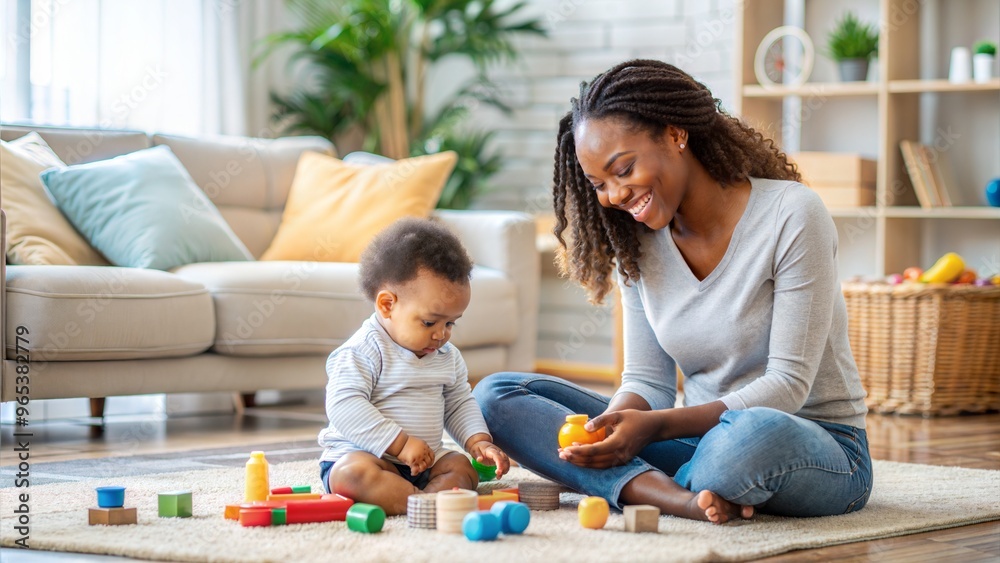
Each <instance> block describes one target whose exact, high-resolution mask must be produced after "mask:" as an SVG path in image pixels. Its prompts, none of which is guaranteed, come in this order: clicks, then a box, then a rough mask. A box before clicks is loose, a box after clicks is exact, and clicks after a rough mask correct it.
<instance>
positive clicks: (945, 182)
mask: <svg viewBox="0 0 1000 563" xmlns="http://www.w3.org/2000/svg"><path fill="white" fill-rule="evenodd" d="M920 160H921V163H922V164H923V165H924V167H925V168H926V169H927V170H929V171H930V176H931V183H932V184H933V185H934V190H935V191H936V192H937V198H938V201H940V202H941V207H951V195H950V193H949V192H950V190H951V189H952V188H951V185H952V182H951V174H949V173H946V171H948V170H950V169H948V168H947V167H946V165H947V164H948V163H947V162H946V161H945V155H944V153H943V152H941V151H936V150H934V149H932V148H931V147H928V146H927V145H920Z"/></svg>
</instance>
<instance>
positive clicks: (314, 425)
mask: <svg viewBox="0 0 1000 563" xmlns="http://www.w3.org/2000/svg"><path fill="white" fill-rule="evenodd" d="M601 391H606V390H604V389H601ZM325 422H326V417H325V415H324V413H323V409H322V407H321V406H319V405H316V404H313V405H285V406H272V407H262V408H256V409H250V410H248V411H247V412H246V413H245V414H244V415H243V416H237V415H232V414H223V415H212V416H195V417H183V418H180V417H178V418H170V419H162V418H142V417H131V418H124V417H123V418H120V419H112V420H109V421H108V423H107V424H106V425H105V428H104V430H103V431H102V432H96V431H94V430H93V426H91V425H90V424H89V421H88V420H79V421H66V422H58V423H56V422H50V423H47V424H44V425H37V426H34V427H33V428H32V431H33V432H34V437H33V441H32V444H31V459H32V462H33V463H41V462H46V461H64V460H70V459H79V458H84V457H90V458H93V457H104V456H123V455H135V454H138V453H161V452H171V451H183V450H189V449H195V448H212V447H221V446H239V445H244V444H260V443H270V442H275V443H277V442H285V441H291V440H310V439H314V438H315V437H316V433H317V431H318V430H319V429H320V428H321V427H322V426H323V425H324V424H325ZM13 432H14V428H13V427H12V426H3V427H2V428H0V438H2V442H3V444H4V445H3V447H2V451H0V465H10V464H13V463H16V459H12V456H11V446H10V444H11V443H12V438H13ZM868 438H869V443H870V445H871V452H872V457H874V458H876V459H883V460H892V461H903V462H911V463H927V464H933V465H953V466H960V467H972V468H982V469H994V470H1000V414H989V415H975V416H957V417H944V418H935V419H924V418H917V417H909V416H907V417H902V416H882V415H876V414H872V415H869V416H868ZM928 486H933V483H929V484H928ZM983 493H984V494H987V495H993V496H994V497H995V498H996V499H997V502H998V503H1000V491H983ZM4 552H5V553H4V554H3V555H4V556H11V555H13V554H12V553H10V552H9V550H4ZM0 559H4V560H7V559H8V557H0ZM18 560H19V561H29V559H24V558H18ZM36 560H38V559H30V561H36ZM761 561H768V562H779V561H780V562H783V563H785V562H793V561H795V562H798V561H845V562H846V561H859V562H860V561H880V562H885V561H889V562H904V561H905V562H910V561H921V562H924V561H949V562H951V561H957V562H972V561H993V562H998V561H1000V522H990V523H985V524H977V525H973V526H966V527H962V528H952V529H947V530H941V531H936V532H929V533H924V534H915V535H910V536H902V537H897V538H890V539H885V540H877V541H870V542H860V543H854V544H847V545H843V546H836V547H829V548H821V549H814V550H804V551H796V552H792V553H787V554H784V555H780V556H777V557H772V558H768V559H764V560H761Z"/></svg>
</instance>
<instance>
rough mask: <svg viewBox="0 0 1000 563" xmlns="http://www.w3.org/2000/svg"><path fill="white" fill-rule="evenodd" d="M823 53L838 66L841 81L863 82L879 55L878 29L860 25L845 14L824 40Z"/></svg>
mask: <svg viewBox="0 0 1000 563" xmlns="http://www.w3.org/2000/svg"><path fill="white" fill-rule="evenodd" d="M826 50H827V53H826V54H827V56H829V57H830V58H831V59H833V60H834V61H836V62H837V66H838V68H839V70H840V79H841V80H842V81H844V82H853V81H857V80H865V79H866V78H867V77H868V63H869V61H871V59H872V57H874V56H875V55H877V54H878V28H877V27H876V26H874V25H872V24H866V23H861V21H860V20H859V19H858V16H857V15H855V14H854V12H847V13H846V14H844V17H843V18H841V19H840V20H839V21H837V23H836V24H834V27H833V30H832V31H830V35H829V36H827V40H826Z"/></svg>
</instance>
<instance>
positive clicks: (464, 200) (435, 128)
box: [256, 0, 545, 208]
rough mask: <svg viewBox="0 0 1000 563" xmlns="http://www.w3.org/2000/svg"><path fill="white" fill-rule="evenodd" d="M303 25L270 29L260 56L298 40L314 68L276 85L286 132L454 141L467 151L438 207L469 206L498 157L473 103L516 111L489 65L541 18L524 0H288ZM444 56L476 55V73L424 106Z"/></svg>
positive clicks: (425, 148) (400, 149) (390, 152)
mask: <svg viewBox="0 0 1000 563" xmlns="http://www.w3.org/2000/svg"><path fill="white" fill-rule="evenodd" d="M285 3H286V5H287V6H288V7H289V10H290V12H291V13H292V14H293V15H294V16H295V19H296V20H297V21H298V22H300V23H299V27H298V28H297V29H293V30H290V31H286V32H282V33H277V34H274V35H271V36H268V37H266V38H265V39H264V40H263V41H262V42H261V45H260V49H261V50H260V52H259V53H258V55H257V57H256V60H257V62H260V61H261V60H263V59H264V58H266V57H269V56H270V55H271V54H272V53H274V51H275V50H277V49H279V48H282V47H288V46H291V48H292V51H293V55H292V60H293V61H300V60H302V59H305V60H306V61H308V62H309V63H310V66H309V68H310V70H311V76H310V81H309V82H308V83H303V84H302V85H301V86H300V87H298V88H297V89H296V90H294V91H293V92H292V93H291V94H290V95H287V96H282V95H279V94H275V93H272V94H271V100H272V102H273V103H274V105H275V107H276V110H275V113H274V115H273V116H272V117H273V118H274V120H275V121H276V122H278V123H280V124H282V125H283V126H284V127H285V130H286V131H289V132H298V133H306V134H314V135H322V136H324V137H327V138H329V139H330V140H332V141H334V142H335V144H338V145H340V148H341V149H344V148H347V147H344V146H343V144H341V143H338V142H337V141H338V140H343V138H344V136H345V135H347V136H350V137H354V138H358V137H360V138H361V140H362V142H361V146H359V147H355V148H360V149H364V150H367V151H372V152H377V153H379V154H382V155H385V156H388V157H390V158H395V159H399V158H405V157H408V156H416V155H420V154H428V153H435V152H439V151H443V150H449V149H452V150H456V152H458V154H459V156H460V158H459V161H458V163H457V164H456V166H455V170H454V172H453V173H452V177H451V178H450V179H449V181H448V183H447V184H446V186H445V189H444V192H443V194H442V197H441V200H440V201H439V202H438V207H442V208H462V207H467V206H468V204H469V203H470V202H471V201H472V199H473V197H474V196H475V195H476V193H477V192H478V191H480V190H481V189H482V188H483V185H484V180H486V179H487V178H488V177H489V176H490V175H491V174H493V173H495V172H497V171H498V170H499V166H500V161H501V159H500V156H499V155H497V154H496V153H491V152H489V148H488V147H489V143H488V141H489V139H490V136H491V133H489V132H483V131H477V130H475V129H473V128H471V127H469V126H468V125H467V121H468V117H469V116H470V114H471V108H474V107H477V106H479V105H481V104H487V105H492V106H495V107H497V108H499V109H500V110H502V111H505V112H509V108H508V107H507V106H506V105H505V104H504V103H503V100H502V97H501V96H500V93H499V88H498V87H497V86H496V84H494V83H493V82H492V81H491V80H490V78H489V77H488V74H487V72H486V71H487V68H488V66H489V65H491V64H495V63H498V62H501V61H510V60H514V59H516V57H517V51H516V49H515V46H514V39H515V37H516V36H518V35H539V36H542V35H545V31H544V29H543V27H542V23H541V21H540V20H537V19H530V18H523V17H522V16H521V14H520V12H521V10H522V9H523V8H524V7H525V2H523V1H522V2H505V1H497V0H340V1H337V2H331V1H330V0H285ZM446 58H458V59H465V60H466V61H468V62H470V63H472V64H471V66H472V67H473V68H474V69H475V72H474V76H473V77H472V78H471V79H470V80H469V81H468V82H467V83H465V84H464V85H462V86H460V87H459V88H457V89H455V90H454V93H452V94H451V95H450V96H449V97H447V99H445V100H444V102H443V103H441V104H439V105H438V107H437V108H436V109H435V111H433V112H432V113H430V114H428V113H427V108H426V105H427V104H426V103H425V100H426V96H427V86H428V84H427V79H428V71H429V69H430V68H431V67H432V66H433V65H435V64H438V63H440V62H441V61H442V60H444V59H446Z"/></svg>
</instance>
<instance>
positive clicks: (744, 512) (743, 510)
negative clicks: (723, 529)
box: [691, 491, 753, 524]
mask: <svg viewBox="0 0 1000 563" xmlns="http://www.w3.org/2000/svg"><path fill="white" fill-rule="evenodd" d="M691 502H692V504H693V505H694V506H692V508H694V507H695V506H697V508H698V510H699V512H700V514H699V516H701V515H704V516H703V517H701V518H699V519H704V520H708V521H709V522H712V523H713V524H723V523H725V522H728V521H730V520H733V519H735V518H750V517H751V516H753V507H752V506H740V505H738V504H733V503H731V502H729V501H728V500H726V499H724V498H722V497H720V496H719V495H717V494H715V493H713V492H712V491H701V492H699V493H698V494H697V495H695V497H694V498H693V499H691Z"/></svg>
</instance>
